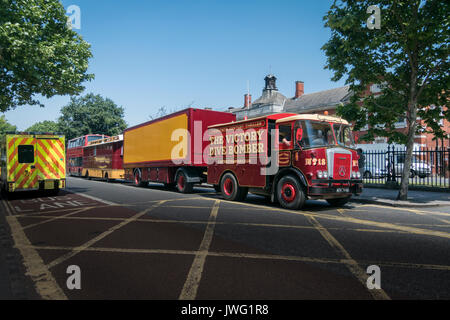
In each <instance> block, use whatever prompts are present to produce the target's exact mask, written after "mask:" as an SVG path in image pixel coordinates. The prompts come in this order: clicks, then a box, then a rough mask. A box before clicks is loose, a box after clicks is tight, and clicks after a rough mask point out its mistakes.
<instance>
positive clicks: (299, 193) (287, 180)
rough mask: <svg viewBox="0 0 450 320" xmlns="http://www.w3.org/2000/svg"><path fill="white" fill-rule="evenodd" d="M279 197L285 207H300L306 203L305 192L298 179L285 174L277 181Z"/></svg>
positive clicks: (293, 208) (294, 208)
mask: <svg viewBox="0 0 450 320" xmlns="http://www.w3.org/2000/svg"><path fill="white" fill-rule="evenodd" d="M277 199H278V202H279V203H280V204H281V206H282V207H283V208H286V209H292V210H296V209H300V208H301V207H303V205H304V204H305V200H306V198H305V193H304V192H303V188H302V186H301V185H300V182H299V181H298V179H296V178H295V177H294V176H291V175H287V176H284V177H282V178H281V179H280V181H278V183H277Z"/></svg>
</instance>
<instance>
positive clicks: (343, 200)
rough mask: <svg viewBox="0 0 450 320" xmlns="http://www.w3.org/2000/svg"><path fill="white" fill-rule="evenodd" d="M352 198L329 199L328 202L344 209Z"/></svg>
mask: <svg viewBox="0 0 450 320" xmlns="http://www.w3.org/2000/svg"><path fill="white" fill-rule="evenodd" d="M350 198H351V196H349V197H345V198H336V199H327V202H328V203H329V204H330V205H331V206H333V207H342V206H343V205H344V204H346V203H347V202H348V200H350Z"/></svg>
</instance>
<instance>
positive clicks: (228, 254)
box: [23, 245, 450, 271]
mask: <svg viewBox="0 0 450 320" xmlns="http://www.w3.org/2000/svg"><path fill="white" fill-rule="evenodd" d="M23 247H25V248H31V249H35V250H58V251H59V250H66V251H72V250H74V249H75V248H76V247H66V246H33V245H28V246H23ZM85 251H89V252H111V253H136V254H173V255H194V256H195V255H197V253H198V251H192V250H191V251H189V250H171V249H127V248H104V247H89V248H86V249H85ZM208 256H209V257H212V256H214V257H229V258H246V259H262V260H286V261H299V262H313V263H324V264H330V263H332V264H344V265H345V264H346V263H348V261H347V260H346V259H332V258H311V257H301V256H282V255H270V254H257V253H256V254H252V253H239V252H217V251H208ZM357 263H358V264H359V265H372V264H376V265H378V266H380V267H383V266H384V267H396V268H409V269H429V270H443V271H450V266H449V265H437V264H422V263H408V262H395V261H365V260H360V261H357Z"/></svg>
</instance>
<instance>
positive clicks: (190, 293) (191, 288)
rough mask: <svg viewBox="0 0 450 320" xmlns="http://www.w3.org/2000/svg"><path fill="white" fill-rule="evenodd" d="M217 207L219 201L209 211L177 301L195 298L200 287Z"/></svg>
mask: <svg viewBox="0 0 450 320" xmlns="http://www.w3.org/2000/svg"><path fill="white" fill-rule="evenodd" d="M219 205H220V200H216V202H215V203H214V206H213V208H212V210H211V214H210V216H209V221H208V224H207V226H206V230H205V234H204V235H203V239H202V242H201V243H200V247H199V249H198V251H197V253H196V255H195V258H194V262H193V263H192V266H191V269H190V270H189V273H188V276H187V278H186V282H185V283H184V286H183V289H182V290H181V294H180V297H179V300H193V299H195V297H196V296H197V290H198V286H199V285H200V280H201V279H202V273H203V267H204V265H205V260H206V256H207V255H208V250H209V247H210V245H211V241H212V238H213V235H214V228H215V223H216V219H217V213H218V211H219Z"/></svg>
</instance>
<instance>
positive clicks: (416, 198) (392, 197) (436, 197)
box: [351, 188, 450, 208]
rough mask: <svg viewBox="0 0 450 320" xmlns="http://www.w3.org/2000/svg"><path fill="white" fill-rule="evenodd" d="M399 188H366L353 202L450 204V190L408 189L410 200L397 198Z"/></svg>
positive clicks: (410, 206) (415, 205)
mask: <svg viewBox="0 0 450 320" xmlns="http://www.w3.org/2000/svg"><path fill="white" fill-rule="evenodd" d="M397 195H398V190H395V189H384V188H364V189H363V192H362V194H361V195H359V196H354V197H352V199H351V201H352V202H358V203H371V204H380V205H385V206H392V207H404V208H421V207H423V208H426V207H439V206H449V205H450V192H431V191H417V190H409V191H408V200H407V201H401V200H396V198H397Z"/></svg>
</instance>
